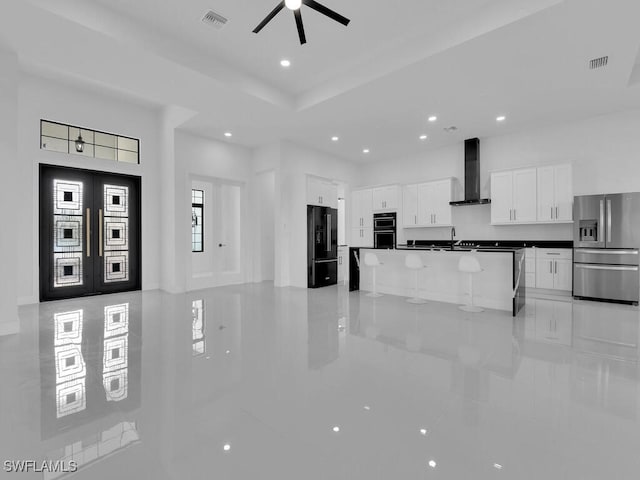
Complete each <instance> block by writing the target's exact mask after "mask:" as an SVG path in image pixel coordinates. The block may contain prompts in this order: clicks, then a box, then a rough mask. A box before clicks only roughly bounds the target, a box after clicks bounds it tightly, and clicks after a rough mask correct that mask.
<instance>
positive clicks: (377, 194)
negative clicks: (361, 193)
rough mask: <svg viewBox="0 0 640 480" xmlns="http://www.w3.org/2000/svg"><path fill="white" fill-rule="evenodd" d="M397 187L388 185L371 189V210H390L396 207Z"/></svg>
mask: <svg viewBox="0 0 640 480" xmlns="http://www.w3.org/2000/svg"><path fill="white" fill-rule="evenodd" d="M399 190H400V189H399V187H398V186H397V185H389V186H386V187H376V188H374V189H373V211H374V212H381V211H390V210H397V209H398V203H399V202H398V199H399V198H398V197H399V196H400V195H399Z"/></svg>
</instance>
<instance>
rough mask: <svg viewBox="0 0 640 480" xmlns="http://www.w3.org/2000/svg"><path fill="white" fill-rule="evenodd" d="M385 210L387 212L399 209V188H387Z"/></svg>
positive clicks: (395, 186)
mask: <svg viewBox="0 0 640 480" xmlns="http://www.w3.org/2000/svg"><path fill="white" fill-rule="evenodd" d="M384 202H385V203H384V208H385V209H386V210H397V209H398V186H397V185H391V186H389V187H385V193H384Z"/></svg>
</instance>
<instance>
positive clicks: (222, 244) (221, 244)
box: [218, 243, 227, 247]
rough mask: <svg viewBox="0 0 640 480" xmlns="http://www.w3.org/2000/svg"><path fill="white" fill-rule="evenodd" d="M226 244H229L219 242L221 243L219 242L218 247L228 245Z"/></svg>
mask: <svg viewBox="0 0 640 480" xmlns="http://www.w3.org/2000/svg"><path fill="white" fill-rule="evenodd" d="M226 246H227V244H226V243H219V244H218V247H226Z"/></svg>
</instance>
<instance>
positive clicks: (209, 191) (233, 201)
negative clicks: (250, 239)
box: [189, 179, 244, 289]
mask: <svg viewBox="0 0 640 480" xmlns="http://www.w3.org/2000/svg"><path fill="white" fill-rule="evenodd" d="M191 188H192V190H199V191H202V192H204V201H203V205H202V209H203V214H202V220H200V222H201V223H200V224H199V226H198V227H199V229H200V231H202V235H203V238H202V239H201V242H202V245H203V248H202V251H196V250H197V249H196V248H194V245H197V244H198V243H197V242H196V241H194V240H193V238H195V236H196V233H197V231H198V230H197V228H198V227H196V223H197V222H195V221H194V222H193V223H192V252H191V276H190V279H189V280H190V281H189V288H190V289H199V288H207V287H215V286H221V285H232V284H237V283H242V282H243V281H244V268H243V262H242V240H243V239H242V221H241V218H242V215H241V211H242V199H243V186H242V185H239V184H236V183H232V182H226V181H224V180H217V179H215V180H214V179H212V180H201V179H198V180H194V181H192V184H191Z"/></svg>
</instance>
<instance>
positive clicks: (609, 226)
mask: <svg viewBox="0 0 640 480" xmlns="http://www.w3.org/2000/svg"><path fill="white" fill-rule="evenodd" d="M610 241H611V200H609V199H607V242H610Z"/></svg>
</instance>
